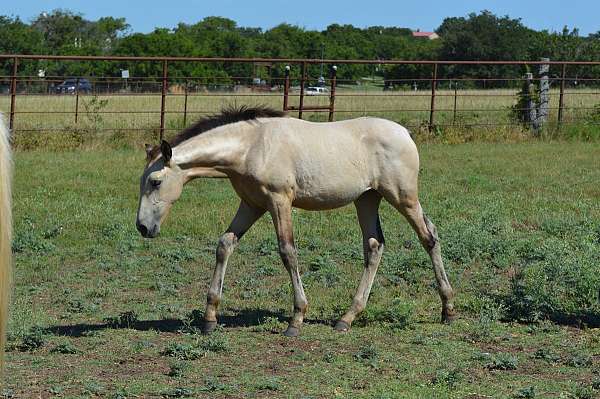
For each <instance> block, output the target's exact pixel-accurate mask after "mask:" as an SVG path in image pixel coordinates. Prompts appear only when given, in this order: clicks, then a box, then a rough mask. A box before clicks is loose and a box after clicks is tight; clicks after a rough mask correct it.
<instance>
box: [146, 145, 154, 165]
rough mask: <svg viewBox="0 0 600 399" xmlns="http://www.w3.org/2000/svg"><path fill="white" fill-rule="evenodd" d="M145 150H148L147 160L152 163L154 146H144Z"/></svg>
mask: <svg viewBox="0 0 600 399" xmlns="http://www.w3.org/2000/svg"><path fill="white" fill-rule="evenodd" d="M144 149H145V150H146V160H147V161H148V162H150V161H151V160H152V152H153V150H154V146H153V145H152V144H146V145H145V146H144Z"/></svg>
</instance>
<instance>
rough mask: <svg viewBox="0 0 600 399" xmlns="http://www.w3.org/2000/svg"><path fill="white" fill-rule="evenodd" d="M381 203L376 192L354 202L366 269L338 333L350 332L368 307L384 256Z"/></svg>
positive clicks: (336, 327) (338, 323)
mask: <svg viewBox="0 0 600 399" xmlns="http://www.w3.org/2000/svg"><path fill="white" fill-rule="evenodd" d="M380 202H381V195H380V194H379V193H378V192H376V191H367V192H366V193H364V194H363V195H361V196H360V197H359V198H358V199H357V200H356V201H354V205H355V206H356V213H357V214H358V221H359V223H360V229H361V231H362V236H363V251H364V257H365V264H364V266H365V268H364V270H363V274H362V277H361V279H360V284H359V285H358V290H357V291H356V295H354V299H353V301H352V306H350V309H348V311H347V312H346V314H344V316H342V318H341V319H340V320H339V321H338V322H337V323H336V325H335V329H336V330H337V331H348V329H349V328H350V325H351V324H352V322H353V321H354V319H355V318H356V316H357V315H358V314H359V313H360V312H362V311H363V310H364V309H365V306H366V305H367V300H368V299H369V294H370V292H371V287H372V286H373V281H374V280H375V274H376V273H377V268H378V267H379V262H380V261H381V255H382V254H383V243H384V238H383V232H382V231H381V224H380V221H379V204H380Z"/></svg>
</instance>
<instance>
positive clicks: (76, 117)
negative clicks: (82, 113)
mask: <svg viewBox="0 0 600 399" xmlns="http://www.w3.org/2000/svg"><path fill="white" fill-rule="evenodd" d="M78 116H79V78H77V81H76V82H75V123H77V119H78Z"/></svg>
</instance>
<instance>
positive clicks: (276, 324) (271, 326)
mask: <svg viewBox="0 0 600 399" xmlns="http://www.w3.org/2000/svg"><path fill="white" fill-rule="evenodd" d="M284 327H285V323H284V322H281V321H279V319H278V318H277V317H273V316H268V317H264V318H263V319H262V320H261V321H260V323H259V324H258V325H257V326H254V327H252V331H257V332H271V333H278V332H280V331H281V330H282V329H283V328H284Z"/></svg>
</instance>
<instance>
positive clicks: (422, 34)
mask: <svg viewBox="0 0 600 399" xmlns="http://www.w3.org/2000/svg"><path fill="white" fill-rule="evenodd" d="M412 35H413V37H418V38H425V39H429V40H435V39H439V38H440V36H439V35H438V34H437V33H435V32H421V31H420V30H417V31H415V32H413V33H412Z"/></svg>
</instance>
